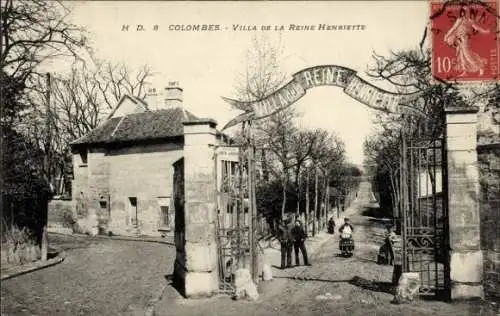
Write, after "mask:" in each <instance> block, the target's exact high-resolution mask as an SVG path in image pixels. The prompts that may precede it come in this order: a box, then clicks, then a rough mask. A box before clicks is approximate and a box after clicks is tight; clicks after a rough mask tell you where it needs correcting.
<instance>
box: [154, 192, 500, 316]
mask: <svg viewBox="0 0 500 316" xmlns="http://www.w3.org/2000/svg"><path fill="white" fill-rule="evenodd" d="M371 198H372V194H371V188H370V185H369V183H366V182H365V183H362V184H361V186H360V191H359V192H358V199H357V200H356V201H355V202H354V203H353V205H352V206H351V208H349V209H347V210H346V215H347V216H348V217H349V218H350V219H351V221H352V223H353V226H354V230H355V234H354V239H355V242H356V250H355V254H354V256H353V257H352V258H341V257H338V252H339V251H338V233H337V234H336V236H334V237H333V239H332V240H331V241H330V242H327V243H326V244H324V245H323V246H322V248H321V249H319V251H317V252H316V255H314V256H313V257H312V260H311V262H312V266H311V267H300V268H294V270H296V271H297V272H295V273H292V274H291V275H295V278H294V277H289V278H279V279H274V280H273V281H271V282H269V283H264V284H262V285H260V286H259V287H260V292H261V297H260V298H259V300H258V301H256V302H246V301H232V300H231V299H229V298H227V297H220V298H212V299H208V300H201V301H191V300H184V299H181V298H179V299H175V300H173V301H172V302H171V303H170V304H168V305H167V304H166V303H165V301H163V302H162V303H161V304H159V305H158V306H157V307H158V308H157V309H156V314H157V315H204V316H208V315H350V316H353V315H368V314H370V315H405V316H407V315H440V316H441V315H454V316H457V315H496V311H495V312H494V311H493V310H492V309H491V308H490V307H491V306H489V305H485V304H478V303H458V304H449V303H445V302H438V301H423V300H421V301H417V302H414V303H412V304H407V305H393V304H391V303H390V302H391V300H392V298H393V294H392V293H393V292H392V287H391V285H390V281H391V277H392V267H391V266H382V265H377V264H376V258H377V252H378V248H379V246H380V245H381V242H382V240H383V232H384V226H385V224H384V221H383V219H379V218H375V217H372V216H373V215H375V214H376V211H375V212H374V208H373V207H374V206H375V205H373V201H371ZM370 215H372V216H370ZM338 226H339V224H337V227H338ZM495 309H496V307H495Z"/></svg>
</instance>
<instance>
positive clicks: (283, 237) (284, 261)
mask: <svg viewBox="0 0 500 316" xmlns="http://www.w3.org/2000/svg"><path fill="white" fill-rule="evenodd" d="M290 226H291V223H290V219H285V220H284V221H282V222H281V223H280V225H279V230H278V231H279V233H278V238H279V241H280V244H281V269H285V268H290V267H291V266H292V244H293V237H292V231H291V227H290Z"/></svg>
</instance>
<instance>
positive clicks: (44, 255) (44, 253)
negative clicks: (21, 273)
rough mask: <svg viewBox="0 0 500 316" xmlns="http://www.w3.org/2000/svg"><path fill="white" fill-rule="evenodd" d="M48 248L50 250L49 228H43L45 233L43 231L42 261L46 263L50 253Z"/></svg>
mask: <svg viewBox="0 0 500 316" xmlns="http://www.w3.org/2000/svg"><path fill="white" fill-rule="evenodd" d="M48 248H49V240H48V238H47V226H43V231H42V251H41V253H42V255H41V259H42V261H46V260H47V252H48Z"/></svg>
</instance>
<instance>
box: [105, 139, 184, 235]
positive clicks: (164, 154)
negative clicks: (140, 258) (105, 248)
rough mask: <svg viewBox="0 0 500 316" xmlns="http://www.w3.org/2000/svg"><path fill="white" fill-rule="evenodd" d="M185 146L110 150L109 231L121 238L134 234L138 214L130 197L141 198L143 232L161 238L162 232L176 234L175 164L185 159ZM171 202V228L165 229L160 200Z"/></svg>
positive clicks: (138, 209) (139, 208) (139, 213)
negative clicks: (131, 203)
mask: <svg viewBox="0 0 500 316" xmlns="http://www.w3.org/2000/svg"><path fill="white" fill-rule="evenodd" d="M182 149H183V145H182V143H179V144H162V145H148V146H135V147H128V148H123V149H115V150H110V151H109V152H108V154H107V158H108V161H109V168H110V178H109V187H110V192H109V193H110V202H111V209H110V213H111V214H110V217H111V222H110V223H109V229H110V230H112V231H113V233H117V234H129V233H133V232H132V230H133V229H132V223H133V222H134V221H135V210H134V209H133V208H132V207H131V205H130V202H129V197H136V198H137V218H138V225H139V227H138V228H139V231H140V233H141V234H146V235H152V236H154V235H160V234H161V232H159V231H158V229H159V228H164V229H168V230H172V231H173V228H174V227H173V226H174V222H175V219H174V218H175V208H174V201H173V174H174V166H173V165H174V163H175V162H176V161H178V160H179V159H181V158H182V157H183V150H182ZM167 199H169V200H170V202H169V214H170V226H169V227H161V225H160V221H161V209H160V204H159V203H160V200H167Z"/></svg>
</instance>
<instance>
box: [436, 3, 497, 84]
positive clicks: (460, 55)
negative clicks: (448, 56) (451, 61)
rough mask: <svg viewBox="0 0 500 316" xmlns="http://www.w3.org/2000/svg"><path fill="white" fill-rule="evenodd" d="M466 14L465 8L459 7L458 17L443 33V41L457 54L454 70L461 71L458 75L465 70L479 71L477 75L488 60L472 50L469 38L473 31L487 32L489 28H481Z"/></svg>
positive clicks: (481, 71)
mask: <svg viewBox="0 0 500 316" xmlns="http://www.w3.org/2000/svg"><path fill="white" fill-rule="evenodd" d="M466 15H467V14H466V12H465V10H464V9H461V10H460V17H459V18H458V19H457V20H456V21H455V23H454V24H453V26H452V27H451V28H450V30H449V31H448V32H447V33H446V34H445V36H444V41H445V43H446V44H447V45H448V46H450V47H454V48H455V51H456V55H457V65H456V70H458V71H461V72H462V73H461V74H460V75H459V76H464V75H465V74H466V73H467V72H479V75H481V76H482V75H483V73H484V67H485V66H486V64H487V63H488V62H487V59H486V58H482V57H481V56H479V55H478V54H477V53H475V52H473V51H472V48H471V43H470V38H471V36H472V35H474V34H475V32H479V33H482V34H488V33H490V30H488V29H483V28H481V27H480V26H478V25H477V24H476V22H475V21H474V20H472V19H471V18H470V17H468V16H466Z"/></svg>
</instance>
